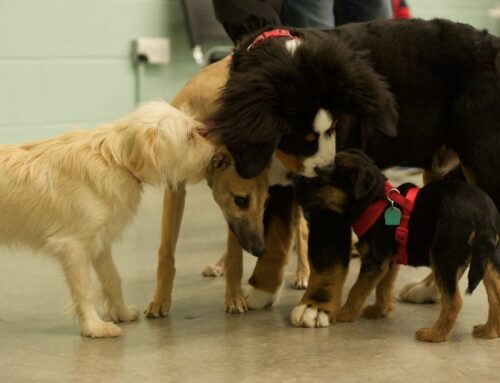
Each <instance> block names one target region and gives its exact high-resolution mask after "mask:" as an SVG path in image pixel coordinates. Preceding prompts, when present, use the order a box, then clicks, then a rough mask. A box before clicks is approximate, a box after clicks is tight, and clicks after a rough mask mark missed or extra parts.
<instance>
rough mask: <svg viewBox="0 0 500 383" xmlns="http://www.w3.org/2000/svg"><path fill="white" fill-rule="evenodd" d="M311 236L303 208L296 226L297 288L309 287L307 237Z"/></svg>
mask: <svg viewBox="0 0 500 383" xmlns="http://www.w3.org/2000/svg"><path fill="white" fill-rule="evenodd" d="M308 237H309V229H308V228H307V221H306V219H305V218H304V214H303V213H302V209H300V211H299V221H298V222H297V224H296V228H295V246H296V251H297V271H296V274H295V284H294V286H295V288H296V289H299V290H302V289H305V288H306V287H307V283H308V281H309V274H310V270H309V261H308V260H307V239H308Z"/></svg>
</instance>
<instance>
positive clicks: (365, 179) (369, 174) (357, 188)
mask: <svg viewBox="0 0 500 383" xmlns="http://www.w3.org/2000/svg"><path fill="white" fill-rule="evenodd" d="M352 180H353V187H352V193H353V198H354V200H355V201H359V200H361V199H363V198H365V197H368V196H370V195H372V194H373V193H375V192H376V191H377V188H378V187H379V185H380V180H379V177H377V175H376V174H375V173H374V172H373V171H370V169H367V168H358V169H356V170H355V171H354V172H353V174H352Z"/></svg>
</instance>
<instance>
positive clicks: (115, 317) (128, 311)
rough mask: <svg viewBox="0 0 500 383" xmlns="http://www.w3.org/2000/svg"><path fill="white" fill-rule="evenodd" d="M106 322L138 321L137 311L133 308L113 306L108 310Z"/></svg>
mask: <svg viewBox="0 0 500 383" xmlns="http://www.w3.org/2000/svg"><path fill="white" fill-rule="evenodd" d="M105 319H106V320H111V321H113V322H132V321H136V320H137V319H139V310H137V309H136V308H135V307H134V306H113V307H111V308H109V309H108V313H107V315H106V317H105Z"/></svg>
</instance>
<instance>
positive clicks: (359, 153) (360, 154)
mask: <svg viewBox="0 0 500 383" xmlns="http://www.w3.org/2000/svg"><path fill="white" fill-rule="evenodd" d="M342 152H344V153H348V154H352V155H354V156H358V157H360V158H362V159H363V160H364V161H366V162H367V163H368V164H374V162H373V159H372V158H371V157H368V155H367V154H366V153H365V152H363V151H362V150H361V149H357V148H348V149H346V150H343V151H342Z"/></svg>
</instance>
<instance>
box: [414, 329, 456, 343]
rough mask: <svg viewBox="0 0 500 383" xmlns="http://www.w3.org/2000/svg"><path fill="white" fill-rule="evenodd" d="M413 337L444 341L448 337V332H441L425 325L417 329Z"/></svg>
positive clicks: (427, 340) (429, 340) (437, 341)
mask: <svg viewBox="0 0 500 383" xmlns="http://www.w3.org/2000/svg"><path fill="white" fill-rule="evenodd" d="M415 337H416V338H417V339H418V340H419V341H421V342H433V343H439V342H444V341H446V340H447V339H448V334H443V333H442V332H439V331H437V330H435V329H434V328H433V327H426V328H421V329H420V330H417V332H416V333H415Z"/></svg>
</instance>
